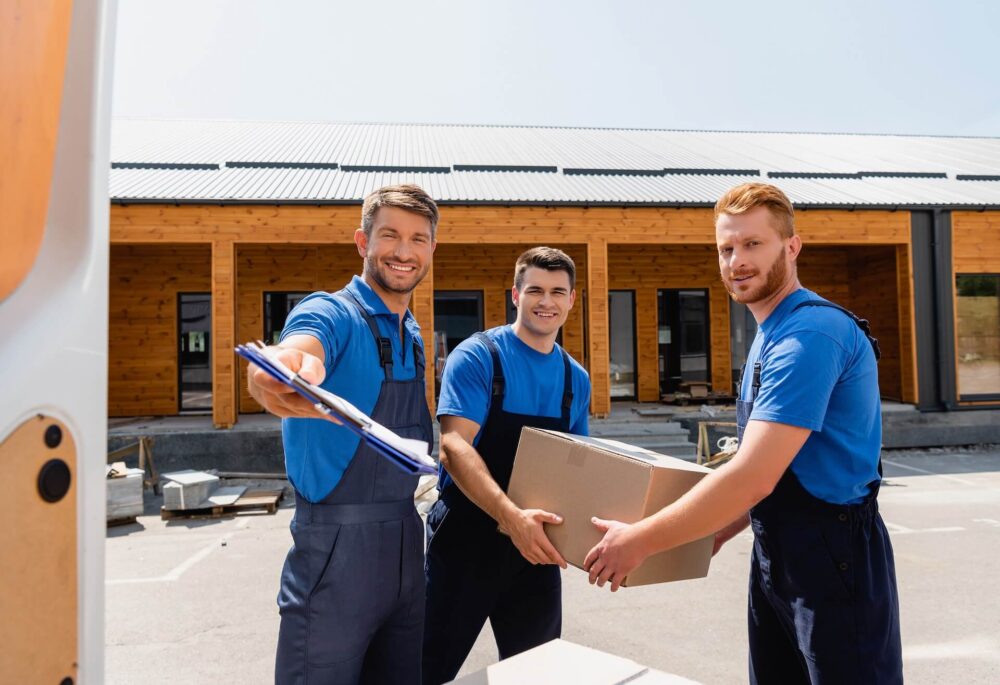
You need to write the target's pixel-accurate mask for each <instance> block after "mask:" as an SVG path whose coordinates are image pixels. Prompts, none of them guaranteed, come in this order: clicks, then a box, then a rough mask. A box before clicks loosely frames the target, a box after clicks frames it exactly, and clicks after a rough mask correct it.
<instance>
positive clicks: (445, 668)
mask: <svg viewBox="0 0 1000 685" xmlns="http://www.w3.org/2000/svg"><path fill="white" fill-rule="evenodd" d="M477 335H479V337H480V339H481V340H483V341H484V342H485V343H486V346H487V347H488V348H489V350H490V354H491V355H492V357H493V385H492V392H491V397H490V411H489V414H488V415H487V417H486V423H485V425H484V426H483V428H482V434H481V435H480V438H479V443H478V451H479V454H480V455H481V456H482V458H483V461H485V462H486V466H487V467H488V468H489V471H490V475H491V476H492V477H493V479H494V480H495V481H496V482H497V484H498V485H499V486H500V487H501V488H502V489H503V490H506V489H507V486H508V485H510V474H511V471H512V470H513V468H514V456H515V454H516V453H517V444H518V441H519V440H520V437H521V429H522V428H523V427H525V426H531V427H533V428H544V429H550V430H558V431H563V432H567V431H569V427H570V407H571V406H572V404H573V384H572V376H571V373H572V370H571V366H570V361H569V356H568V355H567V354H566V352H565V351H563V353H562V354H563V362H564V365H565V370H566V371H565V377H564V381H563V383H564V385H563V397H562V416H559V417H543V416H528V415H525V414H514V413H510V412H506V411H504V410H503V400H504V392H505V381H504V375H503V366H502V365H501V363H500V352H499V350H498V349H497V346H496V344H495V343H494V342H493V341H492V340H490V339H489V338H488V337H487V336H485V335H483V334H481V333H480V334H477ZM426 569H427V622H426V626H425V628H424V671H423V673H424V680H423V682H424V685H439V684H440V683H444V682H448V681H450V680H453V679H454V678H455V676H456V674H457V673H458V670H459V669H460V668H461V667H462V663H463V662H464V661H465V658H466V657H467V656H468V655H469V650H471V649H472V645H473V644H475V642H476V638H478V637H479V633H480V631H481V630H482V628H483V625H484V624H485V623H486V619H487V618H489V619H490V626H491V627H492V629H493V635H494V636H495V637H496V641H497V649H498V651H499V653H500V658H501V659H506V658H507V657H510V656H513V655H515V654H519V653H520V652H523V651H525V650H528V649H531V648H532V647H537V646H538V645H540V644H543V643H545V642H548V641H549V640H554V639H556V638H558V637H559V635H560V633H561V632H562V580H561V578H560V576H559V567H558V566H554V565H551V564H549V565H538V566H535V565H532V564H531V562H529V561H528V560H526V559H525V558H524V557H523V556H521V553H520V552H519V551H518V550H517V547H515V546H514V543H513V542H511V540H510V538H509V537H507V536H506V535H503V534H502V533H500V532H498V531H497V523H496V521H494V520H493V519H492V518H490V516H489V515H488V514H486V513H485V512H483V510H482V509H480V508H479V507H477V506H476V505H475V504H473V503H472V501H471V500H469V499H468V498H467V497H466V496H465V495H464V494H462V491H461V490H459V489H458V486H456V485H455V484H454V482H452V483H449V484H448V485H447V486H446V487H445V488H444V489H443V490H442V491H441V497H440V499H439V500H438V501H437V503H435V505H434V507H433V508H432V509H431V511H430V513H429V514H428V516H427V561H426Z"/></svg>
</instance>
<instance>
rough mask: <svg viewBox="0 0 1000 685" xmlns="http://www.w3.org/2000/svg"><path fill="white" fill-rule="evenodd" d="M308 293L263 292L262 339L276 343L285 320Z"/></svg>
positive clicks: (269, 343) (268, 342) (269, 342)
mask: <svg viewBox="0 0 1000 685" xmlns="http://www.w3.org/2000/svg"><path fill="white" fill-rule="evenodd" d="M309 294H310V293H264V341H265V342H267V344H268V345H276V344H277V343H278V339H279V338H280V337H281V331H282V329H283V328H284V327H285V321H286V320H287V319H288V315H289V314H290V313H291V312H292V309H294V308H295V305H297V304H298V303H299V302H301V301H302V300H304V299H305V298H306V297H307V296H308V295H309Z"/></svg>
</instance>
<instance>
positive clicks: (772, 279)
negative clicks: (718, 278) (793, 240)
mask: <svg viewBox="0 0 1000 685" xmlns="http://www.w3.org/2000/svg"><path fill="white" fill-rule="evenodd" d="M787 277H788V265H787V264H785V254H784V252H782V253H781V254H779V255H778V258H777V259H775V260H774V263H773V264H771V268H770V269H768V270H767V277H766V278H765V279H764V285H762V286H760V287H759V288H757V289H756V290H749V291H747V292H743V293H741V292H739V291H737V290H736V287H735V285H734V284H733V283H732V282H731V281H727V280H726V279H725V278H723V279H722V284H723V285H724V286H726V290H728V291H729V296H730V297H731V298H733V301H734V302H739V303H740V304H754V303H756V302H761V301H762V300H766V299H767V298H769V297H771V296H772V295H774V294H775V293H776V292H778V291H779V290H780V289H781V287H782V286H783V285H784V283H785V279H786V278H787Z"/></svg>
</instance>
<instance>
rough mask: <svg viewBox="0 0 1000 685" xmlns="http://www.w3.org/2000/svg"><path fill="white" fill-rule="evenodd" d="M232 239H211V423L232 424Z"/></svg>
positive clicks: (234, 394)
mask: <svg viewBox="0 0 1000 685" xmlns="http://www.w3.org/2000/svg"><path fill="white" fill-rule="evenodd" d="M235 346H236V243H235V242H233V241H231V240H219V241H215V242H213V243H212V423H214V424H215V427H216V428H232V427H233V426H234V425H235V424H236V400H237V397H238V394H237V392H236V383H237V379H238V378H239V373H238V367H237V365H236V353H235V352H234V351H233V348H234V347H235Z"/></svg>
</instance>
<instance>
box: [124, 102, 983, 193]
mask: <svg viewBox="0 0 1000 685" xmlns="http://www.w3.org/2000/svg"><path fill="white" fill-rule="evenodd" d="M111 160H112V169H111V197H112V199H113V200H114V201H119V202H232V203H239V202H263V203H286V202H289V203H291V202H299V203H308V204H322V203H354V202H359V201H361V199H362V198H363V197H364V196H365V194H366V193H368V192H369V191H371V190H373V189H375V188H377V187H379V186H382V185H386V184H389V183H403V182H412V183H417V184H419V185H421V186H423V187H424V188H425V189H426V190H427V191H428V192H429V193H430V194H431V195H432V196H433V197H434V198H435V199H437V200H438V201H440V202H443V203H449V204H469V203H480V204H489V203H494V204H517V203H525V204H615V205H711V204H714V202H715V200H716V199H718V197H719V196H720V195H721V194H722V193H723V192H724V191H725V190H726V189H728V188H730V187H731V186H733V185H735V184H737V183H742V182H745V181H751V180H760V181H770V182H773V183H775V184H776V185H778V186H779V187H781V188H782V189H783V190H784V191H785V192H787V193H788V195H789V197H790V198H791V199H792V201H793V202H794V203H796V204H797V205H799V206H845V207H866V206H867V207H928V206H941V207H989V208H1000V138H959V137H934V136H896V135H857V134H821V133H738V132H723V131H669V130H634V129H585V128H552V127H526V126H458V125H417V124H338V123H316V122H242V121H241V122H237V121H175V120H141V119H116V120H115V121H114V123H113V126H112V144H111Z"/></svg>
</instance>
